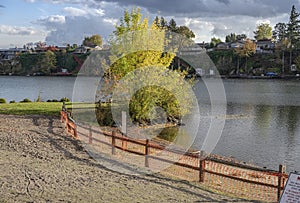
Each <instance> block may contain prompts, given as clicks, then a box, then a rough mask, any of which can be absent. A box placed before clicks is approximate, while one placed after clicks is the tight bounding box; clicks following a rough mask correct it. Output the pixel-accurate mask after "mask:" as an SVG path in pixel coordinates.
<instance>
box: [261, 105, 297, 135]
mask: <svg viewBox="0 0 300 203" xmlns="http://www.w3.org/2000/svg"><path fill="white" fill-rule="evenodd" d="M255 114H256V124H257V127H258V129H260V130H261V131H262V133H263V134H265V133H267V132H266V130H267V129H269V128H270V127H272V121H275V123H276V129H282V128H283V127H284V129H286V131H287V134H288V135H289V136H295V135H296V134H297V127H298V123H299V121H300V117H299V114H300V108H299V107H298V106H276V107H275V106H266V105H261V106H257V107H256V113H255ZM274 116H275V117H274Z"/></svg>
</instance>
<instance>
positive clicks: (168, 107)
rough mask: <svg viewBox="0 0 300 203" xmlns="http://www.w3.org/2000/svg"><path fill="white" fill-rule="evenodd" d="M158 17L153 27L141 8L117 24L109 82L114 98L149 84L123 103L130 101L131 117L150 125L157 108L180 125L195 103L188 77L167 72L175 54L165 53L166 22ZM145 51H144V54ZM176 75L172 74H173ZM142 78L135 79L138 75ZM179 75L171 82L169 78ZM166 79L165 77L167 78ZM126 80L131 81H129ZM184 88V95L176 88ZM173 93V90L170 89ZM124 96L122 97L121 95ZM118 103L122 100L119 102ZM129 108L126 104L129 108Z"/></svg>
mask: <svg viewBox="0 0 300 203" xmlns="http://www.w3.org/2000/svg"><path fill="white" fill-rule="evenodd" d="M162 22H163V21H161V20H159V18H156V19H155V20H154V22H153V23H152V24H151V25H150V26H149V23H148V18H143V17H142V14H141V11H140V9H139V8H135V9H133V10H132V11H131V12H128V11H125V12H124V17H122V18H121V20H120V23H119V24H118V25H116V27H115V28H116V30H115V31H114V32H113V36H112V38H111V39H110V45H111V52H112V56H111V57H110V61H112V62H113V64H112V65H111V66H110V68H109V70H107V73H106V79H108V80H110V79H111V80H112V81H110V82H109V83H108V84H112V86H113V89H114V95H119V94H116V92H120V95H124V94H126V93H129V92H130V91H132V89H131V88H129V87H130V83H128V81H129V82H131V84H132V83H134V84H136V85H134V87H135V86H138V85H139V84H140V83H141V81H142V82H144V83H147V84H148V85H147V86H146V87H144V88H142V89H140V90H139V91H137V92H135V93H134V95H133V97H132V98H129V100H130V102H129V100H128V99H127V100H126V101H125V102H122V104H120V106H122V105H123V104H124V103H126V102H129V114H130V117H131V119H132V120H133V121H134V122H137V123H146V124H148V123H149V122H150V120H151V119H152V115H153V114H152V113H151V112H152V111H153V108H155V107H159V108H162V109H163V110H164V111H165V112H166V113H167V118H168V121H170V122H176V121H178V120H180V117H181V116H182V115H184V114H186V113H188V112H189V110H190V109H191V108H192V107H191V103H190V102H191V101H189V99H188V97H189V96H188V93H187V90H185V89H184V87H183V86H184V85H183V84H182V83H183V81H184V77H185V74H184V73H181V72H176V71H174V72H172V71H171V70H169V69H167V67H169V65H170V64H171V62H172V60H173V58H174V56H175V53H165V45H166V43H167V40H166V39H165V38H166V33H165V31H166V30H165V29H164V22H163V24H162ZM141 50H142V51H141ZM171 72H172V73H171ZM139 73H141V74H140V76H139V77H135V76H136V75H137V74H139ZM168 73H170V74H175V75H176V77H172V78H171V79H170V78H168V77H167V75H169V74H168ZM163 76H164V77H163ZM124 78H130V80H126V79H124ZM151 81H157V82H159V83H161V84H162V85H160V86H157V85H153V84H152V83H151ZM178 87H180V88H182V87H183V88H182V89H181V90H180V94H179V93H178V94H176V97H175V96H174V95H173V94H174V92H175V93H176V92H178V90H176V88H178ZM170 89H171V90H172V91H169V90H170ZM121 93H122V94H121ZM178 98H185V99H186V103H185V104H184V108H182V106H181V107H180V108H179V106H178V103H179V101H178ZM117 101H119V100H118V99H117ZM125 106H126V105H125Z"/></svg>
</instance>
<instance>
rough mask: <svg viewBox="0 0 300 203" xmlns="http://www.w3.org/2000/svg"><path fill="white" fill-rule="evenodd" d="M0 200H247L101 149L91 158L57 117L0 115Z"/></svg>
mask: <svg viewBox="0 0 300 203" xmlns="http://www.w3.org/2000/svg"><path fill="white" fill-rule="evenodd" d="M0 171H1V173H0V202H160V203H162V202H247V201H246V200H242V199H237V198H232V197H227V196H225V195H221V194H217V193H214V192H211V191H209V190H207V189H205V188H204V187H203V186H201V184H199V183H194V182H188V181H184V180H177V179H172V178H169V177H165V176H162V175H159V174H153V173H149V172H147V171H146V170H144V169H142V168H138V167H134V166H131V165H126V164H122V163H121V164H120V163H116V161H115V160H112V159H110V157H109V156H106V155H103V157H102V159H100V161H95V160H94V159H92V158H91V157H90V156H89V154H88V153H87V152H86V151H85V148H84V147H83V145H82V143H81V142H80V141H78V140H74V139H72V138H71V137H69V136H68V135H67V134H66V133H65V131H64V127H63V125H62V123H61V122H60V120H59V118H58V117H49V116H34V115H31V116H14V115H0Z"/></svg>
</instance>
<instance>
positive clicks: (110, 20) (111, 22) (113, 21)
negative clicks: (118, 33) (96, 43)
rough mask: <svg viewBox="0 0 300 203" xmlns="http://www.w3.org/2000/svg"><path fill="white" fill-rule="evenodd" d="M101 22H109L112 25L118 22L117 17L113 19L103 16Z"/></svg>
mask: <svg viewBox="0 0 300 203" xmlns="http://www.w3.org/2000/svg"><path fill="white" fill-rule="evenodd" d="M103 22H105V23H110V24H112V25H116V24H117V23H118V19H115V18H104V19H103Z"/></svg>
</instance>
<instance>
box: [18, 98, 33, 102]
mask: <svg viewBox="0 0 300 203" xmlns="http://www.w3.org/2000/svg"><path fill="white" fill-rule="evenodd" d="M21 102H22V103H28V102H32V101H31V100H30V99H28V98H25V99H23V101H21Z"/></svg>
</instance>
